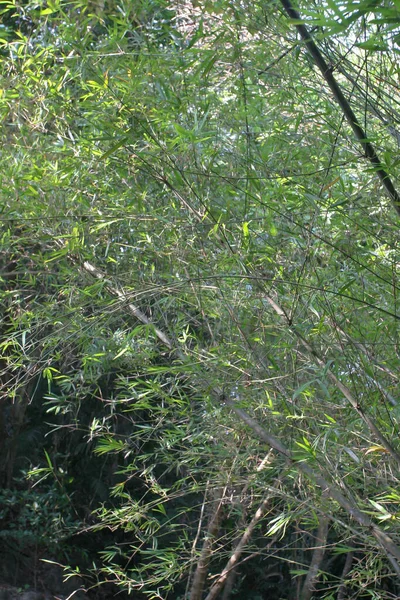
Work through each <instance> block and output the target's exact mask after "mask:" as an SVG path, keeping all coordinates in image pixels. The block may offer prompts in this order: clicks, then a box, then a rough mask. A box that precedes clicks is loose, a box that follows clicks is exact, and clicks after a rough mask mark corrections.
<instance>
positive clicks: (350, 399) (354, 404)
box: [265, 295, 400, 466]
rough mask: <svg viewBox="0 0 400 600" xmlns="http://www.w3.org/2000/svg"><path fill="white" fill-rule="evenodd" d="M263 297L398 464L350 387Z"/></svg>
mask: <svg viewBox="0 0 400 600" xmlns="http://www.w3.org/2000/svg"><path fill="white" fill-rule="evenodd" d="M265 299H266V300H267V302H268V303H269V304H270V306H272V308H273V309H274V311H275V312H276V314H277V315H279V316H280V317H281V318H284V319H285V320H286V321H287V323H288V326H289V327H290V330H291V331H292V332H293V333H294V334H295V336H296V337H297V339H298V340H299V341H300V343H301V344H302V346H303V347H304V348H305V350H307V353H308V354H309V355H310V356H311V357H313V359H314V361H315V363H316V364H317V365H318V366H319V367H322V368H324V370H325V372H326V375H327V377H328V379H330V381H331V382H332V383H333V385H334V386H335V387H336V388H337V389H338V390H339V391H340V392H341V393H342V394H343V396H344V397H345V398H346V400H347V401H348V403H349V404H350V405H351V406H352V407H353V408H354V410H355V411H356V412H357V414H358V415H359V416H360V417H361V419H362V420H363V421H364V423H365V424H366V425H367V427H368V429H369V430H370V432H371V433H372V434H373V435H374V436H375V437H376V439H377V440H379V442H380V443H381V444H382V446H383V447H384V448H386V450H387V451H388V452H389V454H390V455H391V456H392V457H393V458H394V460H395V461H396V462H397V464H398V465H399V466H400V454H399V453H398V452H397V450H396V449H395V448H394V447H393V445H392V444H391V443H390V442H389V440H388V439H386V437H385V436H384V435H383V433H382V432H381V431H380V429H379V427H378V426H377V425H376V423H375V421H374V420H373V419H371V417H370V416H369V415H367V413H366V412H364V410H363V409H362V407H361V405H360V403H359V402H358V401H357V399H356V398H355V397H354V396H353V394H352V393H351V391H350V389H349V388H348V387H347V386H346V385H345V384H344V383H342V382H341V381H340V379H338V377H336V375H335V374H334V373H333V372H332V371H331V370H330V369H327V368H326V362H325V361H323V360H322V358H320V356H319V355H318V353H317V352H316V350H315V349H314V348H313V347H312V346H311V344H310V343H309V342H308V340H306V339H305V338H304V336H303V335H302V334H301V333H300V331H299V330H298V329H297V328H296V327H295V326H294V325H293V324H292V323H291V322H290V319H289V317H288V315H287V314H286V312H285V311H284V310H283V308H282V307H281V306H280V305H279V304H278V303H277V302H276V301H275V300H274V299H273V298H271V297H270V296H267V295H266V296H265Z"/></svg>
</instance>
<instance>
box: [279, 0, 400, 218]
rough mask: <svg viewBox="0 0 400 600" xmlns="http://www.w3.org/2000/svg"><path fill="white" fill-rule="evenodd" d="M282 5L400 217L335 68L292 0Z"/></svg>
mask: <svg viewBox="0 0 400 600" xmlns="http://www.w3.org/2000/svg"><path fill="white" fill-rule="evenodd" d="M281 4H282V6H283V8H284V9H285V11H286V13H287V15H288V17H289V18H291V19H295V20H296V21H300V22H299V23H296V25H295V27H296V29H297V31H298V32H299V33H300V36H301V38H302V39H303V41H304V43H305V45H306V47H307V50H308V52H309V53H310V55H311V57H312V59H313V61H314V63H315V64H316V65H317V67H318V68H319V70H320V71H321V73H322V76H323V78H324V79H325V81H326V83H327V84H328V86H329V87H330V89H331V92H332V94H333V97H334V98H335V100H336V102H337V103H338V104H339V106H340V108H341V109H342V112H343V114H344V116H345V118H346V120H347V122H348V123H349V125H350V127H351V128H352V130H353V133H354V135H355V137H356V138H357V140H358V141H359V143H360V145H361V147H362V149H363V151H364V155H365V157H366V158H367V159H368V160H369V162H370V163H371V164H372V166H373V167H374V171H375V172H376V174H377V175H378V177H379V179H380V181H381V183H382V185H383V187H384V188H385V190H386V192H387V194H388V196H389V198H390V199H391V201H392V204H393V206H394V208H395V210H396V212H397V213H398V214H399V215H400V195H399V194H398V192H397V190H396V188H395V187H394V185H393V182H392V180H391V178H390V176H389V174H388V172H387V171H386V170H385V168H384V167H383V165H382V163H381V161H380V159H379V158H378V155H377V153H376V150H375V148H374V146H373V145H372V144H371V142H369V141H368V139H367V135H366V133H365V131H364V130H363V128H362V127H361V125H360V123H359V121H358V119H357V117H356V115H355V114H354V112H353V109H352V108H351V106H350V104H349V102H348V100H347V99H346V98H345V96H344V94H343V92H342V90H341V88H340V86H339V84H338V82H337V81H336V79H335V77H334V76H333V67H332V66H329V65H328V64H327V63H326V61H325V59H324V57H323V56H322V54H321V52H320V50H319V49H318V47H317V45H316V43H315V41H314V39H313V37H312V35H311V33H310V32H309V31H308V29H307V27H306V26H305V25H304V24H303V23H301V20H302V19H301V16H300V13H299V12H298V11H297V10H295V8H294V7H293V5H292V3H291V1H290V0H281Z"/></svg>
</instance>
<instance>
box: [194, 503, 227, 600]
mask: <svg viewBox="0 0 400 600" xmlns="http://www.w3.org/2000/svg"><path fill="white" fill-rule="evenodd" d="M223 496H224V493H223V492H222V493H221V491H220V492H219V498H217V499H216V500H215V501H214V506H215V510H214V514H213V515H212V517H211V520H210V522H209V524H208V528H207V533H206V536H205V538H204V542H203V548H202V550H201V554H200V558H199V560H198V563H197V568H196V571H195V573H194V576H193V583H192V589H191V591H190V600H201V599H202V596H203V589H204V584H205V581H206V578H207V573H208V565H209V562H210V558H211V552H212V547H213V544H214V540H215V537H216V535H217V533H218V529H219V524H220V520H221V512H222V500H223Z"/></svg>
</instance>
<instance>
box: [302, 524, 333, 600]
mask: <svg viewBox="0 0 400 600" xmlns="http://www.w3.org/2000/svg"><path fill="white" fill-rule="evenodd" d="M328 525H329V519H328V517H326V516H325V515H322V516H321V517H320V519H319V525H318V531H317V535H316V540H315V541H316V543H315V548H314V552H313V555H312V559H311V564H310V568H309V571H308V573H307V576H306V579H305V581H304V585H303V589H302V590H301V596H300V597H301V600H310V598H311V596H312V595H313V593H314V592H315V584H316V583H317V581H318V571H319V569H320V566H321V562H322V559H323V558H324V554H325V548H326V538H327V537H328Z"/></svg>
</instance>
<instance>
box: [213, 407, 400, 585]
mask: <svg viewBox="0 0 400 600" xmlns="http://www.w3.org/2000/svg"><path fill="white" fill-rule="evenodd" d="M225 404H227V405H228V406H229V407H230V408H231V409H232V410H233V411H234V412H235V413H236V415H237V416H238V417H239V418H240V419H241V420H242V421H243V422H244V423H246V425H248V426H249V427H250V429H252V430H253V431H254V433H255V434H256V435H257V437H258V438H259V439H261V440H263V441H264V442H266V443H267V444H268V445H269V446H271V447H272V448H274V449H275V450H277V451H278V452H279V453H280V454H282V455H283V456H285V457H286V458H287V459H288V460H289V461H291V462H292V463H293V465H295V466H296V468H297V469H298V470H299V471H301V472H302V473H304V475H306V476H307V478H308V479H310V480H311V481H314V483H316V484H317V485H318V486H319V487H320V488H321V490H322V492H323V493H324V494H325V495H326V496H329V497H330V498H331V499H332V500H334V501H335V502H337V503H338V504H339V505H340V506H341V507H342V508H343V509H344V510H345V511H346V512H347V514H348V515H349V516H350V517H351V518H353V519H354V520H355V521H356V522H357V523H358V524H359V525H361V526H362V527H366V528H367V529H368V530H369V531H370V532H371V534H372V535H373V536H374V537H375V539H376V540H377V541H378V542H379V544H380V546H381V547H382V548H383V549H384V551H385V553H386V556H387V557H388V559H389V561H390V562H391V564H392V566H393V568H394V569H395V571H396V573H397V574H398V575H399V576H400V565H399V564H398V562H397V561H400V548H398V546H397V545H396V544H395V543H394V542H393V540H392V539H391V537H390V536H388V535H387V534H386V533H384V532H383V531H382V530H381V529H379V527H378V526H377V525H375V523H374V522H373V521H371V519H370V518H369V517H368V516H367V515H366V514H365V513H363V512H362V511H361V510H360V509H359V508H358V507H357V506H356V504H355V502H354V501H352V500H348V499H347V498H346V497H345V496H344V495H343V494H342V492H341V491H340V489H339V488H338V487H337V486H336V485H335V484H334V483H331V482H328V481H327V480H326V479H325V478H324V477H322V475H320V474H319V473H317V472H316V471H314V469H312V468H311V467H310V466H309V465H308V464H307V463H306V462H303V461H296V460H295V458H294V456H293V454H292V452H291V451H290V450H289V449H288V448H286V446H284V445H283V444H282V442H281V441H280V440H278V439H277V438H276V437H275V436H274V435H272V434H271V433H269V431H267V430H266V429H264V428H263V427H261V425H260V424H259V423H258V422H257V421H256V420H255V419H253V418H252V417H250V415H248V414H247V413H246V412H245V411H244V410H243V409H242V408H240V407H239V406H237V405H236V403H235V402H234V401H233V400H231V399H230V398H225Z"/></svg>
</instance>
